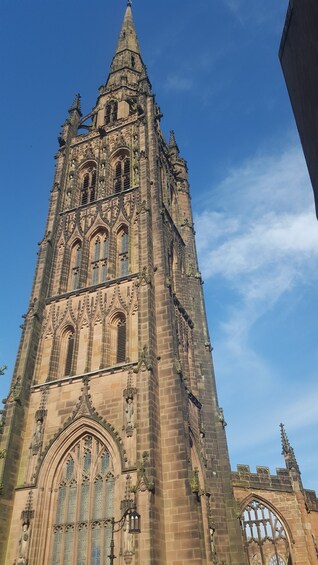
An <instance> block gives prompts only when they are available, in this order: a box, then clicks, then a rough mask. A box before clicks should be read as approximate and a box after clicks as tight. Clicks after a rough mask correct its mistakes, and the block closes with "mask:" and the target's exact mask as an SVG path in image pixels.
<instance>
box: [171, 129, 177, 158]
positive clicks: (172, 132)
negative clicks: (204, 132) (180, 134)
mask: <svg viewBox="0 0 318 565" xmlns="http://www.w3.org/2000/svg"><path fill="white" fill-rule="evenodd" d="M169 148H170V149H172V150H174V151H175V152H176V153H177V154H178V155H179V147H178V145H177V142H176V137H175V134H174V131H173V130H171V131H170V140H169Z"/></svg>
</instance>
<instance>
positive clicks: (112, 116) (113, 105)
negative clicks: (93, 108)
mask: <svg viewBox="0 0 318 565" xmlns="http://www.w3.org/2000/svg"><path fill="white" fill-rule="evenodd" d="M117 115H118V102H117V100H111V101H110V102H109V103H108V104H107V105H106V109H105V123H106V125H108V124H113V123H114V122H116V120H117Z"/></svg>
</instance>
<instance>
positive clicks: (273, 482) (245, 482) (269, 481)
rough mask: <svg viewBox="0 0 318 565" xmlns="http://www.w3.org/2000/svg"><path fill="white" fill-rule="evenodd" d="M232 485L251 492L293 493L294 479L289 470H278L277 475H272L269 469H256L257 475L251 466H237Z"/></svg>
mask: <svg viewBox="0 0 318 565" xmlns="http://www.w3.org/2000/svg"><path fill="white" fill-rule="evenodd" d="M232 484H233V486H234V487H238V488H245V489H251V490H272V491H278V492H293V484H292V479H291V477H290V474H289V471H288V470H287V469H276V475H271V473H270V469H269V468H268V467H256V473H252V472H251V470H250V467H249V465H237V471H233V472H232Z"/></svg>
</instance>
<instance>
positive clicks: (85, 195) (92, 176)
mask: <svg viewBox="0 0 318 565" xmlns="http://www.w3.org/2000/svg"><path fill="white" fill-rule="evenodd" d="M94 200H96V165H95V163H91V164H89V165H86V166H85V167H84V168H83V171H82V174H81V205H84V204H88V203H89V202H94Z"/></svg>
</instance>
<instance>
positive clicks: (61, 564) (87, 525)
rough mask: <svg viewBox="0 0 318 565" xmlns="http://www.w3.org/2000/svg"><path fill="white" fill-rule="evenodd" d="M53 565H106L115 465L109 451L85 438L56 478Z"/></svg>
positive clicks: (91, 439)
mask: <svg viewBox="0 0 318 565" xmlns="http://www.w3.org/2000/svg"><path fill="white" fill-rule="evenodd" d="M57 477H58V478H57V485H56V488H55V490H54V492H55V518H54V523H53V540H52V546H51V561H50V562H51V564H52V565H88V563H89V564H93V565H106V564H107V563H108V562H109V559H108V556H109V553H110V541H111V523H110V519H111V517H112V516H113V514H114V509H113V506H114V486H115V479H114V474H113V466H112V461H111V458H110V455H109V452H108V451H107V449H106V447H105V446H104V445H102V444H101V443H100V441H98V440H97V439H96V438H94V437H92V436H90V435H85V436H84V437H82V438H81V439H80V440H79V441H78V442H77V443H76V444H75V445H74V446H73V447H72V449H71V450H70V451H69V453H68V454H67V455H66V457H65V458H64V459H63V461H62V463H61V465H60V468H59V469H58V474H57Z"/></svg>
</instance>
